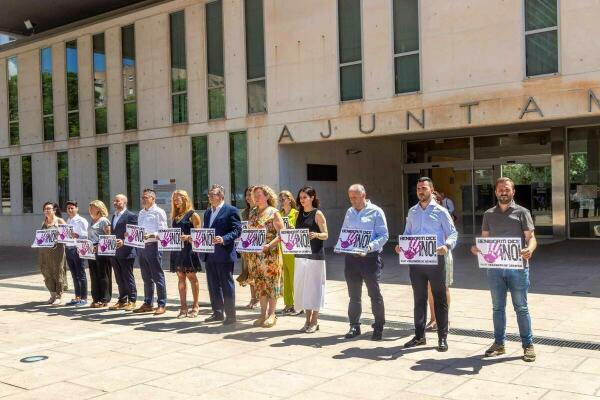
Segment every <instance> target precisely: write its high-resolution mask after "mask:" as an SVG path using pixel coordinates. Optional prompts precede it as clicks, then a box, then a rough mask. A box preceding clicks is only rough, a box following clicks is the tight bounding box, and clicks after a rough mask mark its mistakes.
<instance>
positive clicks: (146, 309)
mask: <svg viewBox="0 0 600 400" xmlns="http://www.w3.org/2000/svg"><path fill="white" fill-rule="evenodd" d="M150 311H154V309H153V308H152V306H151V305H150V304H146V303H144V304H142V305H141V306H140V307H139V308H136V309H135V310H133V312H134V313H136V314H139V313H146V312H150Z"/></svg>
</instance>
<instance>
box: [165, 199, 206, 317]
mask: <svg viewBox="0 0 600 400" xmlns="http://www.w3.org/2000/svg"><path fill="white" fill-rule="evenodd" d="M171 218H172V227H173V228H181V240H182V241H183V242H184V246H183V248H182V249H181V251H173V252H171V272H175V273H177V278H179V284H178V287H179V301H180V303H181V306H180V309H179V315H177V318H185V317H189V318H195V317H197V316H198V311H199V309H200V306H199V305H198V294H199V292H200V283H199V282H198V277H197V276H196V272H198V271H201V270H202V267H201V265H200V257H199V256H198V253H194V252H193V251H192V242H191V240H190V238H191V229H192V228H201V227H202V221H201V219H200V216H199V215H198V214H197V213H196V212H195V211H194V209H193V204H192V200H191V199H190V196H189V195H188V194H187V192H186V191H185V190H176V191H174V192H173V194H172V195H171ZM186 278H187V280H189V281H190V286H191V287H192V296H193V299H194V303H193V304H192V311H190V312H188V304H187V299H186V295H187V285H186Z"/></svg>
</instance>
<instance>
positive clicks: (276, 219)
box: [263, 211, 285, 253]
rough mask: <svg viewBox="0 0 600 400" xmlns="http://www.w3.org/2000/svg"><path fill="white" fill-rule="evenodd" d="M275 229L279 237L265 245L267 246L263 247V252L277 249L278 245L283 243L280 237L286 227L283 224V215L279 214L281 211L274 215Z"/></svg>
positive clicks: (276, 236)
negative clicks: (280, 232)
mask: <svg viewBox="0 0 600 400" xmlns="http://www.w3.org/2000/svg"><path fill="white" fill-rule="evenodd" d="M273 227H274V228H275V230H276V231H277V235H275V238H274V239H273V240H271V241H270V242H269V243H265V245H264V246H263V251H264V252H265V253H266V252H269V251H271V249H274V248H275V247H277V245H278V244H279V242H280V241H281V238H280V237H279V231H280V230H282V229H285V226H284V224H283V218H281V214H280V213H279V211H275V213H274V214H273Z"/></svg>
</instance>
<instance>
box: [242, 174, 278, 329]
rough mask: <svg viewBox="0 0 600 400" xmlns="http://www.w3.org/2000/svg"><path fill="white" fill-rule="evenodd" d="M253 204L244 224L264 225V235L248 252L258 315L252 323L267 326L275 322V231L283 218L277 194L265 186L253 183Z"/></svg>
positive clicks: (255, 226)
mask: <svg viewBox="0 0 600 400" xmlns="http://www.w3.org/2000/svg"><path fill="white" fill-rule="evenodd" d="M252 195H253V198H254V202H255V208H253V209H252V211H251V212H250V216H249V219H248V228H260V229H266V232H267V235H266V239H265V244H264V246H263V251H262V252H260V253H248V256H247V258H246V262H247V263H248V274H249V279H248V281H249V283H250V284H252V285H254V289H255V291H256V297H257V298H258V299H259V301H260V317H259V318H258V319H257V320H256V321H254V326H262V327H264V328H271V327H273V326H274V325H275V323H276V321H277V317H276V316H275V307H276V305H277V298H278V297H279V296H280V295H281V274H282V269H283V268H282V267H283V260H282V257H281V250H280V247H279V231H280V230H281V229H283V219H282V218H281V215H280V214H279V211H278V210H277V208H276V207H277V195H276V194H275V192H274V191H273V189H271V188H270V187H268V186H265V185H261V186H256V187H255V188H254V190H253V192H252Z"/></svg>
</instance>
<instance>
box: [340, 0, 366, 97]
mask: <svg viewBox="0 0 600 400" xmlns="http://www.w3.org/2000/svg"><path fill="white" fill-rule="evenodd" d="M360 3H361V0H338V29H339V38H338V39H339V53H340V60H339V62H340V98H341V100H342V101H346V100H357V99H362V43H361V36H362V28H361V12H360Z"/></svg>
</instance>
